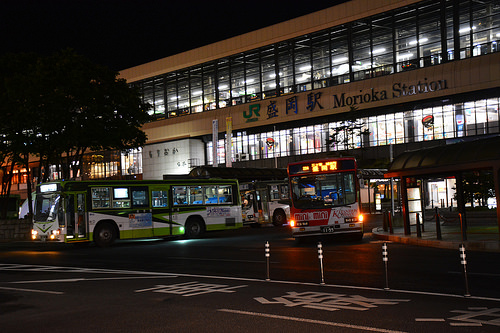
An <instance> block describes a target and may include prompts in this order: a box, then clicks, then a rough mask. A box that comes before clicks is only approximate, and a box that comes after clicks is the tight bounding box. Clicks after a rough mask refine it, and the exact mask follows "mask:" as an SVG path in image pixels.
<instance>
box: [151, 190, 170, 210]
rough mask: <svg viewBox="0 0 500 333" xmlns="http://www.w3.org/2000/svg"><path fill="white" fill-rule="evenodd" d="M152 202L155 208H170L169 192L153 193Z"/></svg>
mask: <svg viewBox="0 0 500 333" xmlns="http://www.w3.org/2000/svg"><path fill="white" fill-rule="evenodd" d="M151 201H152V205H153V208H155V207H168V192H167V191H151Z"/></svg>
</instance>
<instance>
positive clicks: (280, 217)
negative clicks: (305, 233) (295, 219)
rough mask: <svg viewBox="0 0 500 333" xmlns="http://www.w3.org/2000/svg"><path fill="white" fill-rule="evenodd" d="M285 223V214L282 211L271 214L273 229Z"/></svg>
mask: <svg viewBox="0 0 500 333" xmlns="http://www.w3.org/2000/svg"><path fill="white" fill-rule="evenodd" d="M285 223H286V214H285V212H284V211H282V210H278V211H276V212H274V214H273V225H274V226H275V227H281V226H282V225H283V224H285Z"/></svg>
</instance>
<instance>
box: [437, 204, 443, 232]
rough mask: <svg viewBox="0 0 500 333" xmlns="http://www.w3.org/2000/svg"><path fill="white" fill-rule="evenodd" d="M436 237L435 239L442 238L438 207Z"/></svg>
mask: <svg viewBox="0 0 500 333" xmlns="http://www.w3.org/2000/svg"><path fill="white" fill-rule="evenodd" d="M436 237H437V240H442V239H443V237H442V236H441V221H439V209H438V208H437V207H436Z"/></svg>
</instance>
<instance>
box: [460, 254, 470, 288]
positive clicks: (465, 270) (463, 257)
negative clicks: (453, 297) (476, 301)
mask: <svg viewBox="0 0 500 333" xmlns="http://www.w3.org/2000/svg"><path fill="white" fill-rule="evenodd" d="M459 249H460V260H461V261H460V263H461V264H462V265H464V278H465V294H464V296H465V297H469V296H470V293H469V280H468V279H467V260H465V245H464V244H460V248H459Z"/></svg>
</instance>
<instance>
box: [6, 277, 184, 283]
mask: <svg viewBox="0 0 500 333" xmlns="http://www.w3.org/2000/svg"><path fill="white" fill-rule="evenodd" d="M166 277H168V278H176V277H178V276H176V275H161V276H158V275H155V276H125V277H111V278H74V279H56V280H32V281H13V282H10V283H46V282H57V283H59V282H81V281H104V280H131V279H134V280H136V279H163V278H166Z"/></svg>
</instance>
